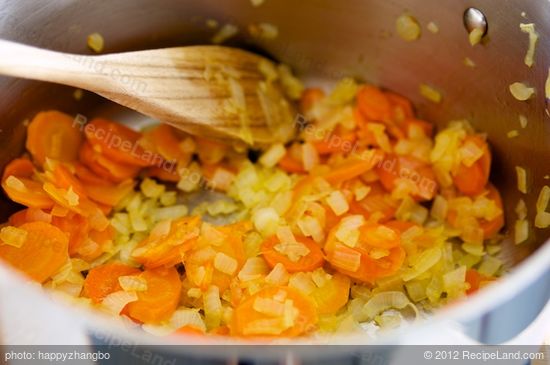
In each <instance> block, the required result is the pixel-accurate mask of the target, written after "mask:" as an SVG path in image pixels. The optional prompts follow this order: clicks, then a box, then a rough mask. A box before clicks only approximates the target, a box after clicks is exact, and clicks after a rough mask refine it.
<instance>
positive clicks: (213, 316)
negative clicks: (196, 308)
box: [203, 285, 222, 328]
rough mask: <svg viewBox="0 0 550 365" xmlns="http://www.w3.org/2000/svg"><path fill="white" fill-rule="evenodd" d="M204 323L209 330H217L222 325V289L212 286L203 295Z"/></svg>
mask: <svg viewBox="0 0 550 365" xmlns="http://www.w3.org/2000/svg"><path fill="white" fill-rule="evenodd" d="M203 306H204V316H205V318H204V322H205V324H206V326H207V327H208V328H215V327H218V326H219V325H220V321H221V318H222V303H221V300H220V289H219V288H218V287H217V286H215V285H211V286H209V287H208V289H207V290H206V292H205V293H204V295H203Z"/></svg>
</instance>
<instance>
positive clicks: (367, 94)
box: [357, 85, 392, 122]
mask: <svg viewBox="0 0 550 365" xmlns="http://www.w3.org/2000/svg"><path fill="white" fill-rule="evenodd" d="M357 106H358V107H359V110H360V111H361V114H363V116H364V117H365V118H366V119H367V120H371V121H380V122H387V121H388V120H389V119H390V118H391V114H392V109H391V103H390V100H389V99H388V97H387V96H386V95H385V94H384V93H383V92H382V91H381V90H380V89H378V88H377V87H374V86H371V85H365V86H362V87H361V88H360V89H359V91H358V92H357Z"/></svg>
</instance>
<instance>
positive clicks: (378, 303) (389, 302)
mask: <svg viewBox="0 0 550 365" xmlns="http://www.w3.org/2000/svg"><path fill="white" fill-rule="evenodd" d="M407 306H410V307H411V308H413V309H414V311H415V313H417V314H418V310H417V309H416V306H415V305H414V304H412V303H411V301H410V300H409V298H407V296H406V295H405V294H403V293H402V292H400V291H387V292H382V293H378V294H375V295H374V296H373V297H372V298H371V299H369V301H368V302H367V303H366V304H365V306H364V307H363V311H364V312H365V314H366V315H367V316H368V317H369V318H371V319H373V318H374V317H375V316H377V315H378V314H380V313H382V312H384V311H386V310H388V309H392V308H395V309H404V308H405V307H407Z"/></svg>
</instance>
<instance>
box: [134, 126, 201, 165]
mask: <svg viewBox="0 0 550 365" xmlns="http://www.w3.org/2000/svg"><path fill="white" fill-rule="evenodd" d="M144 137H145V138H146V139H148V140H149V142H151V143H152V145H154V148H155V149H156V151H157V152H158V153H159V154H160V155H161V156H162V157H163V158H164V159H166V160H168V161H184V160H188V159H189V158H190V156H189V155H187V154H185V153H184V152H183V150H182V149H181V148H180V140H179V138H178V137H177V136H176V134H175V132H174V129H173V128H172V127H171V126H169V125H168V124H159V125H158V126H156V127H154V128H152V129H151V130H149V131H147V132H145V133H144Z"/></svg>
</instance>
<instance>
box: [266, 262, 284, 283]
mask: <svg viewBox="0 0 550 365" xmlns="http://www.w3.org/2000/svg"><path fill="white" fill-rule="evenodd" d="M289 279H290V275H289V274H288V271H287V270H286V268H285V266H284V265H283V264H281V263H280V262H278V263H277V264H276V265H275V267H273V269H272V270H271V272H270V273H269V274H268V275H267V276H266V277H265V281H266V282H268V283H270V284H273V285H286V284H287V283H288V280H289Z"/></svg>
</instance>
